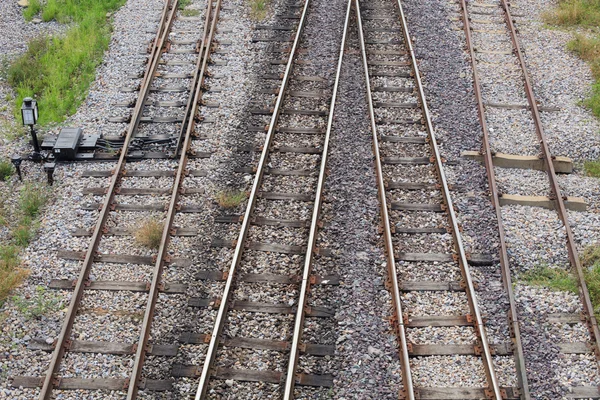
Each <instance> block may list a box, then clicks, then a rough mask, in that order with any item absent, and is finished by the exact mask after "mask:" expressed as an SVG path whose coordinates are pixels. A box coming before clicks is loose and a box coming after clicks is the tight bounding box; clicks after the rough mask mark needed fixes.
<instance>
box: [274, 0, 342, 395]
mask: <svg viewBox="0 0 600 400" xmlns="http://www.w3.org/2000/svg"><path fill="white" fill-rule="evenodd" d="M351 6H352V0H348V6H347V7H346V20H345V22H344V31H343V34H342V43H341V45H340V55H339V57H338V64H337V70H336V73H335V83H334V85H333V95H332V97H331V104H330V106H329V117H328V119H327V131H326V132H325V142H324V145H323V153H322V154H323V155H322V156H321V167H320V168H319V181H318V183H317V193H316V198H315V204H314V207H313V212H312V219H311V223H310V231H309V232H310V233H309V238H308V244H307V245H306V255H305V256H304V270H303V272H302V284H301V287H300V298H299V300H298V310H296V318H295V320H294V334H293V336H292V345H291V347H290V359H289V362H288V372H287V377H286V381H285V390H284V393H283V398H284V400H291V399H293V398H294V386H295V383H296V367H297V364H298V356H299V352H300V348H299V347H300V341H301V340H302V332H303V330H304V316H305V312H306V311H305V308H306V303H307V300H308V292H309V290H310V276H311V273H312V266H313V265H312V261H313V256H314V246H315V243H316V241H317V232H318V229H319V217H320V213H321V202H322V201H323V188H324V186H325V176H326V169H327V154H328V152H329V138H330V136H331V127H332V125H333V114H334V111H335V103H336V99H337V91H338V86H339V83H340V72H341V70H342V62H343V61H344V47H345V46H346V34H347V32H348V23H349V21H350V10H351Z"/></svg>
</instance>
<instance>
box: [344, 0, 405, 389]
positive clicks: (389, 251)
mask: <svg viewBox="0 0 600 400" xmlns="http://www.w3.org/2000/svg"><path fill="white" fill-rule="evenodd" d="M355 4H356V20H357V22H358V36H359V43H360V51H361V55H362V63H363V69H364V71H365V84H366V89H367V90H366V92H367V106H368V110H369V117H370V120H371V132H372V134H373V153H374V156H375V173H376V180H377V189H378V190H377V192H378V195H379V208H380V212H381V222H382V226H383V239H384V243H385V252H386V256H387V257H386V259H387V270H388V280H387V286H388V289H389V291H390V292H391V295H392V305H393V308H394V315H393V316H392V318H391V320H392V324H393V326H394V330H395V331H396V335H397V336H398V338H399V340H400V343H399V345H400V365H401V367H402V381H403V386H404V389H403V392H404V396H405V398H406V399H408V400H414V399H415V398H416V397H415V389H414V387H413V382H412V372H411V369H410V358H409V356H408V339H407V337H406V327H405V325H404V316H403V312H402V302H401V300H400V297H401V295H400V288H399V285H398V270H397V269H396V255H395V253H394V243H393V241H392V229H391V227H390V218H389V213H388V205H387V199H386V185H385V180H384V179H383V169H382V167H381V165H382V164H381V155H380V152H379V138H378V137H379V135H378V133H377V123H376V119H375V111H374V108H373V95H372V91H371V80H370V79H371V77H370V74H369V66H368V63H367V50H366V47H365V38H364V34H363V25H362V17H361V13H360V3H359V1H358V0H355Z"/></svg>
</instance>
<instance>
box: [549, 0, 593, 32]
mask: <svg viewBox="0 0 600 400" xmlns="http://www.w3.org/2000/svg"><path fill="white" fill-rule="evenodd" d="M543 16H544V20H545V22H546V23H548V24H552V25H562V26H573V25H581V26H598V25H600V0H567V1H564V0H560V1H559V2H558V7H556V8H555V9H554V10H552V11H549V12H546V13H544V15H543Z"/></svg>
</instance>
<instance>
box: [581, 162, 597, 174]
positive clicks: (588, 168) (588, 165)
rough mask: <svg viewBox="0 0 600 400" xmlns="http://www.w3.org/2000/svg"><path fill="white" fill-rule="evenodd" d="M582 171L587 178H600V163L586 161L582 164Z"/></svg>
mask: <svg viewBox="0 0 600 400" xmlns="http://www.w3.org/2000/svg"><path fill="white" fill-rule="evenodd" d="M583 169H584V171H585V174H586V175H587V176H593V177H594V178H600V161H586V162H585V163H584V164H583Z"/></svg>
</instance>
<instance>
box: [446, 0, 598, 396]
mask: <svg viewBox="0 0 600 400" xmlns="http://www.w3.org/2000/svg"><path fill="white" fill-rule="evenodd" d="M511 4H512V3H508V2H507V1H505V0H499V1H493V2H469V3H467V2H466V1H464V0H459V1H458V5H459V8H460V13H461V22H462V25H463V30H464V33H465V39H466V49H467V52H468V54H469V56H470V57H469V58H470V60H471V65H472V67H473V84H474V92H475V97H476V101H477V110H478V114H479V120H480V123H481V127H482V133H483V137H482V142H483V146H482V151H481V154H482V156H483V160H484V163H485V167H486V170H487V177H488V186H489V190H490V194H491V200H492V204H493V206H494V208H495V211H496V218H497V221H498V229H499V238H500V263H501V269H502V275H503V280H504V286H505V289H506V291H507V293H508V298H509V301H510V305H509V307H510V309H509V315H508V316H509V323H510V324H511V330H510V332H511V336H512V340H513V342H514V349H515V356H516V365H517V371H518V377H519V384H520V387H521V391H522V396H521V397H522V398H524V399H529V398H531V395H530V393H529V388H528V382H527V373H526V371H527V370H526V365H527V360H526V358H525V355H524V354H523V348H522V344H521V341H522V340H521V337H520V323H521V322H520V320H519V318H518V311H517V305H516V302H515V297H514V294H513V290H512V276H511V266H510V262H509V257H508V253H507V245H506V237H505V236H506V235H505V228H504V222H503V216H502V206H504V205H509V204H517V205H525V206H527V205H529V206H536V205H541V206H542V207H546V208H551V209H554V210H556V212H557V214H558V217H559V219H560V221H562V223H563V228H564V231H565V237H566V243H565V246H566V248H567V250H568V256H569V262H570V269H571V271H572V272H573V274H574V276H575V277H576V281H577V284H578V286H579V297H580V300H581V304H582V313H581V315H577V314H571V315H569V314H552V315H547V316H546V318H547V319H548V322H550V323H553V324H557V325H561V324H566V325H570V326H571V327H573V326H575V325H578V324H584V325H585V326H586V327H587V330H588V331H589V339H588V340H589V341H588V342H587V343H558V345H559V349H560V352H561V353H562V354H564V355H569V354H586V353H593V354H595V358H596V361H598V357H600V347H599V345H600V341H599V339H600V331H599V330H598V325H597V320H596V318H595V316H594V312H593V306H592V304H591V301H590V297H589V293H588V290H587V287H586V283H585V278H584V272H583V268H582V265H581V262H580V259H579V254H578V251H577V243H576V242H575V239H574V235H573V232H572V229H571V226H570V223H569V215H568V213H567V208H569V207H570V208H572V209H573V208H574V207H575V208H574V209H581V204H582V203H583V201H582V200H580V199H574V198H569V197H567V196H564V194H563V192H562V191H561V188H560V186H559V183H558V178H557V170H558V169H561V166H560V162H561V161H562V162H563V163H564V161H565V158H564V157H555V156H554V155H553V154H552V152H551V150H550V148H549V146H548V141H547V139H546V135H545V133H544V128H543V124H542V119H541V116H540V113H541V111H550V112H552V108H551V107H542V106H540V105H539V103H538V101H537V100H536V97H535V94H534V92H533V86H532V82H531V79H530V77H529V73H528V71H527V66H526V63H525V59H524V56H523V50H522V47H521V44H520V41H519V36H518V31H517V29H516V27H515V20H514V17H513V15H512V12H511ZM475 43H477V47H476V44H475ZM492 64H497V65H501V67H499V68H502V69H503V70H504V69H506V70H509V71H511V73H510V74H509V75H508V76H510V77H511V78H514V79H507V80H506V81H505V82H504V84H506V85H507V86H508V87H510V88H514V91H507V92H508V93H511V94H512V96H514V97H511V98H503V99H498V98H497V95H495V94H494V93H493V92H491V91H490V90H489V83H490V82H492V83H496V84H498V85H501V82H499V81H497V79H498V78H497V75H496V74H495V73H493V72H492V71H491V70H490V66H491V65H492ZM482 79H485V82H486V83H487V84H488V85H484V84H483V83H482ZM511 100H512V101H511ZM524 103H525V104H524ZM498 108H500V109H505V110H507V112H511V110H514V111H512V112H513V113H518V112H519V110H526V111H525V113H526V114H527V118H528V119H529V120H530V121H531V123H532V127H533V130H534V131H535V132H532V133H534V135H535V136H534V138H535V139H534V140H532V143H534V142H535V144H533V145H529V146H527V147H526V150H525V151H533V152H534V153H535V154H536V155H535V157H536V158H538V157H537V154H539V159H541V161H542V163H543V165H542V167H541V168H540V169H541V170H543V171H546V173H547V178H548V182H549V186H548V187H549V193H547V194H546V195H545V196H537V197H536V198H533V197H531V196H519V195H514V194H511V193H508V194H503V193H501V192H500V190H499V189H498V183H497V181H496V169H497V168H498V167H501V166H502V164H501V161H503V160H500V159H504V161H505V160H509V161H510V159H511V158H512V159H516V158H517V157H521V158H523V157H522V155H520V154H517V155H506V154H496V153H495V151H494V149H493V146H492V143H493V140H494V139H495V133H494V132H495V131H494V130H491V129H490V128H489V126H494V120H493V118H491V117H490V113H491V111H490V110H491V109H498ZM532 136H533V135H532ZM532 139H533V138H532ZM515 147H517V148H519V146H518V145H516V146H515ZM528 155H529V154H525V155H524V156H528ZM525 158H526V157H525ZM504 165H507V164H506V163H505V164H504ZM508 165H509V167H512V168H526V167H524V166H520V165H518V164H517V163H514V161H513V162H512V163H510V162H509V163H508ZM562 172H565V171H564V170H563V171H562ZM536 203H537V204H536ZM567 396H568V397H569V398H599V397H600V392H599V390H598V388H597V387H596V386H575V387H571V388H569V393H568V395H567Z"/></svg>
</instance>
